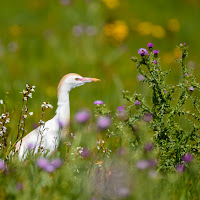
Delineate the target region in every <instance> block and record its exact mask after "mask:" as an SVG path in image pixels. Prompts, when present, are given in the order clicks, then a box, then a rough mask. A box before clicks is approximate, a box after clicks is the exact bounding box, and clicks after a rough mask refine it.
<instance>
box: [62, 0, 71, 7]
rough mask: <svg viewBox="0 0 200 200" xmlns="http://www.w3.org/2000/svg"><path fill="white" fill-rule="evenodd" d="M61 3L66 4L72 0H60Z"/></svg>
mask: <svg viewBox="0 0 200 200" xmlns="http://www.w3.org/2000/svg"><path fill="white" fill-rule="evenodd" d="M60 4H61V5H63V6H65V5H69V4H70V0H60Z"/></svg>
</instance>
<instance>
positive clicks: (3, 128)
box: [0, 100, 10, 153]
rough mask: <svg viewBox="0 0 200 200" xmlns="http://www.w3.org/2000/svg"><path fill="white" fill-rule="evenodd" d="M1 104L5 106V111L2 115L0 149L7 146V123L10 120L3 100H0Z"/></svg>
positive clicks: (0, 120) (0, 118)
mask: <svg viewBox="0 0 200 200" xmlns="http://www.w3.org/2000/svg"><path fill="white" fill-rule="evenodd" d="M0 104H2V106H3V113H2V114H1V116H0V138H1V140H0V150H4V149H6V147H7V124H8V123H9V122H10V117H9V112H7V110H6V105H5V103H4V101H3V100H0ZM4 153H5V152H4Z"/></svg>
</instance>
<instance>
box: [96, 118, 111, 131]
mask: <svg viewBox="0 0 200 200" xmlns="http://www.w3.org/2000/svg"><path fill="white" fill-rule="evenodd" d="M110 125H111V119H110V118H109V117H103V116H102V117H99V118H98V120H97V126H98V128H99V129H101V130H104V129H107V128H109V126H110Z"/></svg>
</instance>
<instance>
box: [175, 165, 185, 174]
mask: <svg viewBox="0 0 200 200" xmlns="http://www.w3.org/2000/svg"><path fill="white" fill-rule="evenodd" d="M176 171H177V172H178V173H183V172H184V171H185V166H184V165H183V164H181V163H179V164H178V165H176Z"/></svg>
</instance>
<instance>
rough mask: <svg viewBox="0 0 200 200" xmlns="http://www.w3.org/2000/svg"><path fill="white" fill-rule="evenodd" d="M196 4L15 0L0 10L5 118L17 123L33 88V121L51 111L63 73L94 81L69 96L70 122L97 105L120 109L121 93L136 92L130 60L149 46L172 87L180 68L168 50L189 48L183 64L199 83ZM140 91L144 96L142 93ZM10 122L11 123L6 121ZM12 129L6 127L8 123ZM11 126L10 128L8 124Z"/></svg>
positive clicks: (186, 0) (0, 95) (0, 91)
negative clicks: (45, 107) (45, 108)
mask: <svg viewBox="0 0 200 200" xmlns="http://www.w3.org/2000/svg"><path fill="white" fill-rule="evenodd" d="M199 19H200V2H199V1H198V0H176V1H173V0H169V1H162V0H155V1H153V2H152V1H148V0H143V1H134V0H60V1H59V0H52V1H49V0H34V1H33V0H19V1H11V0H8V1H3V2H1V7H0V25H1V28H0V70H1V73H0V80H1V87H0V99H4V100H5V99H6V101H7V105H8V110H9V111H10V112H12V113H11V116H12V117H11V118H14V117H16V118H18V116H19V113H20V109H21V104H22V100H21V99H22V96H21V95H20V94H19V92H20V91H22V89H23V88H25V84H26V83H28V84H32V85H35V86H36V92H35V93H34V94H33V101H31V102H30V105H29V110H30V111H34V116H33V117H32V118H31V119H30V120H29V122H28V123H29V124H28V126H29V128H28V130H31V129H32V128H31V125H32V124H33V122H38V121H39V118H40V114H41V107H40V105H41V104H42V102H43V101H49V102H50V103H52V104H53V106H54V109H53V110H52V111H49V112H48V113H46V119H49V118H51V117H52V116H53V115H54V112H55V108H56V102H57V96H56V90H57V85H58V83H59V80H60V79H61V78H62V76H64V75H65V74H67V73H70V72H75V73H78V74H81V75H82V76H88V77H96V78H100V79H101V80H102V81H101V82H99V83H95V84H88V85H85V86H83V87H81V88H76V89H75V90H73V91H72V92H71V96H70V100H71V111H72V115H73V114H74V113H75V112H76V111H77V110H78V109H80V108H83V107H90V108H92V107H93V102H94V101H95V100H97V99H101V100H103V101H104V102H105V103H107V104H108V105H109V106H110V107H111V108H114V109H116V108H117V107H118V106H119V105H121V104H122V103H123V102H122V99H121V98H120V95H121V90H122V89H126V88H127V89H129V90H130V91H131V92H134V91H137V90H138V89H139V88H140V89H142V88H143V85H142V84H143V83H139V82H138V80H137V71H136V66H135V64H134V63H133V62H132V61H131V59H130V58H131V56H134V55H137V51H138V49H139V48H141V47H144V48H145V47H146V45H147V43H148V42H153V43H154V45H155V49H159V50H160V57H161V63H163V65H164V68H165V69H172V74H171V76H170V79H169V80H168V81H170V82H172V83H174V84H175V83H176V80H177V78H178V77H179V70H180V67H179V66H178V65H177V64H176V63H175V62H174V59H175V58H178V57H179V55H180V52H179V51H178V49H177V48H176V45H177V44H179V43H180V42H187V43H188V45H189V46H190V49H189V54H190V55H189V60H188V64H189V65H190V67H195V74H196V75H197V78H198V79H200V76H199V74H200V73H199V69H200V65H199V64H200V57H199V53H198V52H199V47H200V39H199V32H200V25H199ZM145 92H147V91H145ZM11 121H12V120H11ZM11 123H12V122H11ZM13 123H14V122H13Z"/></svg>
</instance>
